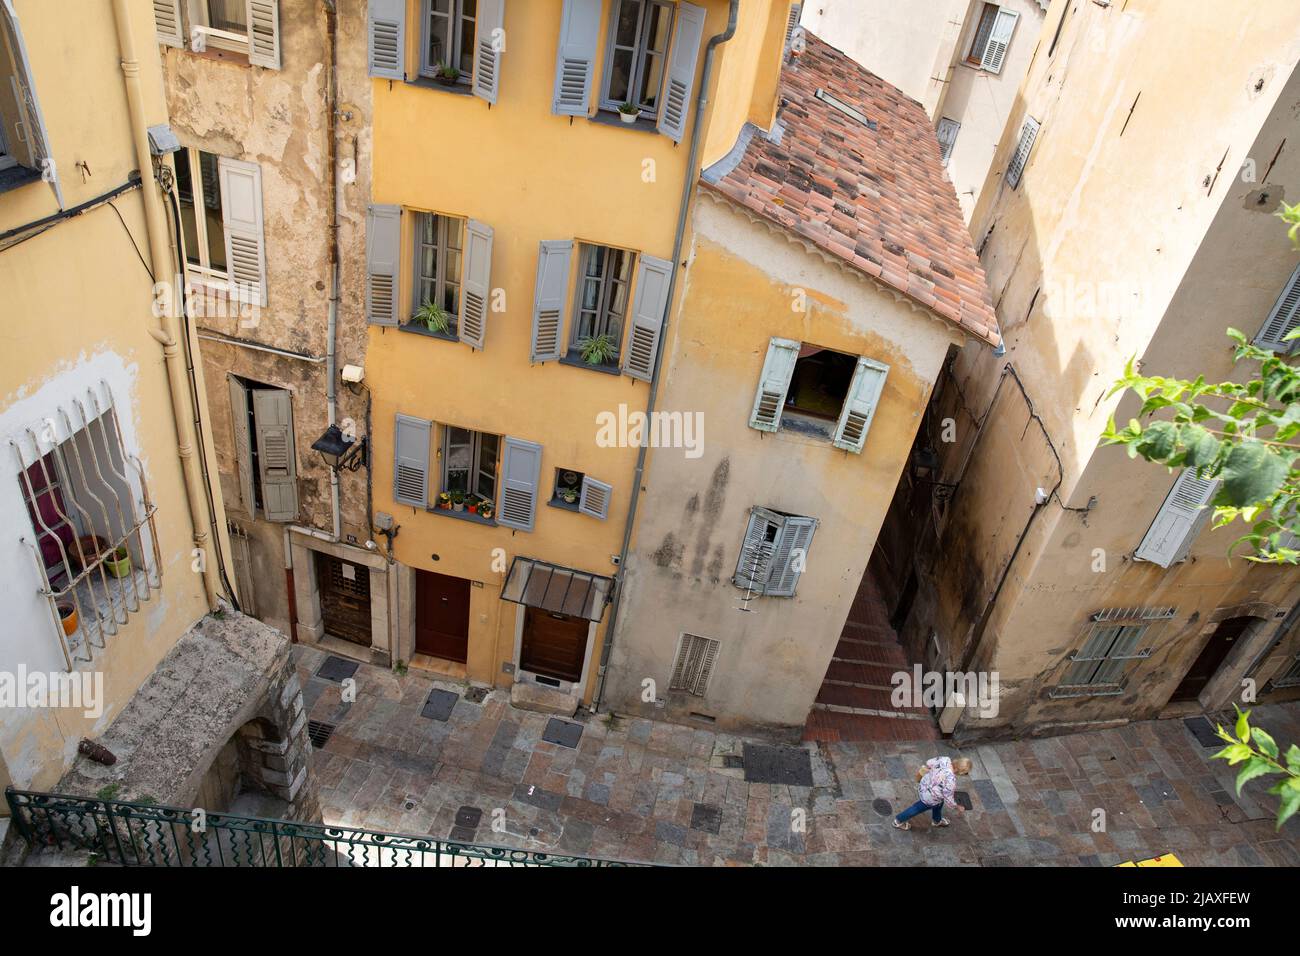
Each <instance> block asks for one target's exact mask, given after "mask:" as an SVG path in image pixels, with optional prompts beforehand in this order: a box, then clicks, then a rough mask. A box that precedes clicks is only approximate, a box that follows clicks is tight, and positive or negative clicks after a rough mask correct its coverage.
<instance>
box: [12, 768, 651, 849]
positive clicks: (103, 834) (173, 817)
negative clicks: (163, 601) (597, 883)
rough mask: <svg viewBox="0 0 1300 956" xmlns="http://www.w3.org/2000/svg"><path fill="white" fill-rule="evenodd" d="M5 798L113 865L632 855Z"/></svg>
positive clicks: (101, 803)
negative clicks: (573, 852)
mask: <svg viewBox="0 0 1300 956" xmlns="http://www.w3.org/2000/svg"><path fill="white" fill-rule="evenodd" d="M5 800H6V801H7V802H8V804H9V810H10V813H11V814H12V816H13V825H14V828H15V829H16V830H17V832H18V834H19V835H20V836H21V837H22V838H23V839H24V840H25V841H26V842H27V845H28V846H29V847H31V848H32V849H33V850H41V849H44V848H54V849H58V850H84V851H86V852H87V854H88V855H89V858H90V859H92V860H93V861H94V862H102V863H109V864H116V865H120V866H182V867H225V866H263V867H286V866H303V867H334V866H344V867H347V866H396V867H417V866H418V867H424V866H564V867H584V866H633V865H636V864H630V863H623V862H618V861H614V860H602V859H595V858H592V857H581V856H555V855H552V854H550V853H536V852H533V851H531V850H519V849H512V848H510V847H503V846H490V845H487V844H481V843H456V842H453V841H450V840H440V839H438V838H436V837H432V836H411V835H408V834H400V833H383V832H381V831H378V830H357V829H352V828H348V827H332V826H326V825H324V824H321V823H299V822H296V821H292V820H270V819H263V818H260V817H245V816H237V815H235V814H230V813H207V812H205V811H202V810H187V809H185V808H183V807H164V806H158V805H156V804H149V803H127V802H124V801H118V800H100V799H97V798H93V797H74V796H69V795H66V794H58V793H35V792H32V791H28V790H15V789H13V788H12V787H9V788H6V790H5Z"/></svg>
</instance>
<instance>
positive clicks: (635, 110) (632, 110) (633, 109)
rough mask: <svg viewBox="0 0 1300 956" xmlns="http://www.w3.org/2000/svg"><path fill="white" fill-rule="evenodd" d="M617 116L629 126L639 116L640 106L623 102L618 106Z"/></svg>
mask: <svg viewBox="0 0 1300 956" xmlns="http://www.w3.org/2000/svg"><path fill="white" fill-rule="evenodd" d="M618 118H619V119H621V120H622V121H623V122H624V123H627V124H628V125H629V126H630V125H631V124H633V123H635V122H636V121H637V120H639V119H640V118H641V108H640V107H639V106H637V105H636V104H635V103H624V104H623V105H622V106H620V107H619V108H618Z"/></svg>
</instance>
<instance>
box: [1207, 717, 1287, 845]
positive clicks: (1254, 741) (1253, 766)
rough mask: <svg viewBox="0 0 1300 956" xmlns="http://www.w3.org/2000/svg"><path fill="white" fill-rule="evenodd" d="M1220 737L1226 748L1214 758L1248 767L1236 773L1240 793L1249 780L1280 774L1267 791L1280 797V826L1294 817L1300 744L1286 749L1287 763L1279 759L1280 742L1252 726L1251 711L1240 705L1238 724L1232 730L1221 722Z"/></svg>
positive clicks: (1278, 823)
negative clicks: (1243, 708) (1284, 763)
mask: <svg viewBox="0 0 1300 956" xmlns="http://www.w3.org/2000/svg"><path fill="white" fill-rule="evenodd" d="M1216 732H1217V733H1218V735H1219V738H1220V739H1221V740H1225V741H1227V744H1228V746H1226V747H1224V748H1223V749H1222V750H1220V751H1219V752H1218V753H1217V754H1215V755H1214V759H1215V760H1226V761H1228V764H1229V766H1233V767H1235V766H1236V765H1237V764H1239V763H1242V762H1244V763H1245V766H1244V767H1242V768H1241V770H1240V771H1239V772H1238V773H1237V793H1238V794H1240V793H1241V788H1242V787H1243V786H1244V785H1245V783H1246V782H1247V781H1248V780H1254V779H1255V778H1256V777H1266V776H1270V775H1272V774H1277V773H1280V774H1282V775H1283V779H1282V780H1279V781H1278V782H1277V783H1275V784H1273V786H1271V787H1269V788H1268V792H1269V793H1271V794H1273V795H1274V796H1276V797H1277V798H1278V808H1277V828H1278V829H1279V830H1280V829H1282V824H1284V823H1286V821H1287V820H1289V819H1291V817H1293V816H1294V815H1295V812H1296V811H1297V810H1300V747H1297V746H1296V745H1295V744H1292V745H1291V746H1290V747H1288V748H1287V751H1286V755H1285V757H1283V758H1282V759H1285V761H1286V765H1285V766H1284V765H1283V764H1282V762H1281V760H1280V759H1279V751H1278V746H1277V741H1275V740H1274V739H1273V738H1272V737H1271V736H1270V735H1269V734H1268V733H1267V732H1266V731H1265V730H1264V729H1263V728H1262V727H1252V726H1250V711H1248V710H1242V709H1241V708H1240V707H1238V708H1237V726H1236V727H1234V728H1233V732H1232V733H1230V732H1228V731H1227V730H1224V729H1223V727H1222V725H1220V726H1219V727H1217V728H1216Z"/></svg>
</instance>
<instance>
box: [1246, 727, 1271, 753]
mask: <svg viewBox="0 0 1300 956" xmlns="http://www.w3.org/2000/svg"><path fill="white" fill-rule="evenodd" d="M1250 735H1251V736H1252V737H1254V738H1255V746H1257V747H1258V748H1259V749H1260V751H1261V752H1263V753H1265V754H1267V755H1268V756H1270V757H1272V758H1273V759H1274V760H1276V759H1277V742H1276V741H1275V740H1274V739H1273V738H1272V737H1271V736H1270V735H1269V734H1268V732H1267V731H1265V730H1264V729H1263V728H1262V727H1252V728H1250Z"/></svg>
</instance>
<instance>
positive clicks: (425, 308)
mask: <svg viewBox="0 0 1300 956" xmlns="http://www.w3.org/2000/svg"><path fill="white" fill-rule="evenodd" d="M411 323H412V324H413V325H423V326H424V327H425V328H426V329H428V330H429V331H430V332H436V333H438V334H439V335H451V314H450V313H449V312H448V311H447V310H446V309H444V308H443V307H442V306H440V305H438V304H437V303H436V302H426V303H424V305H422V306H420V307H419V308H418V309H416V310H415V315H413V316H411Z"/></svg>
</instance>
